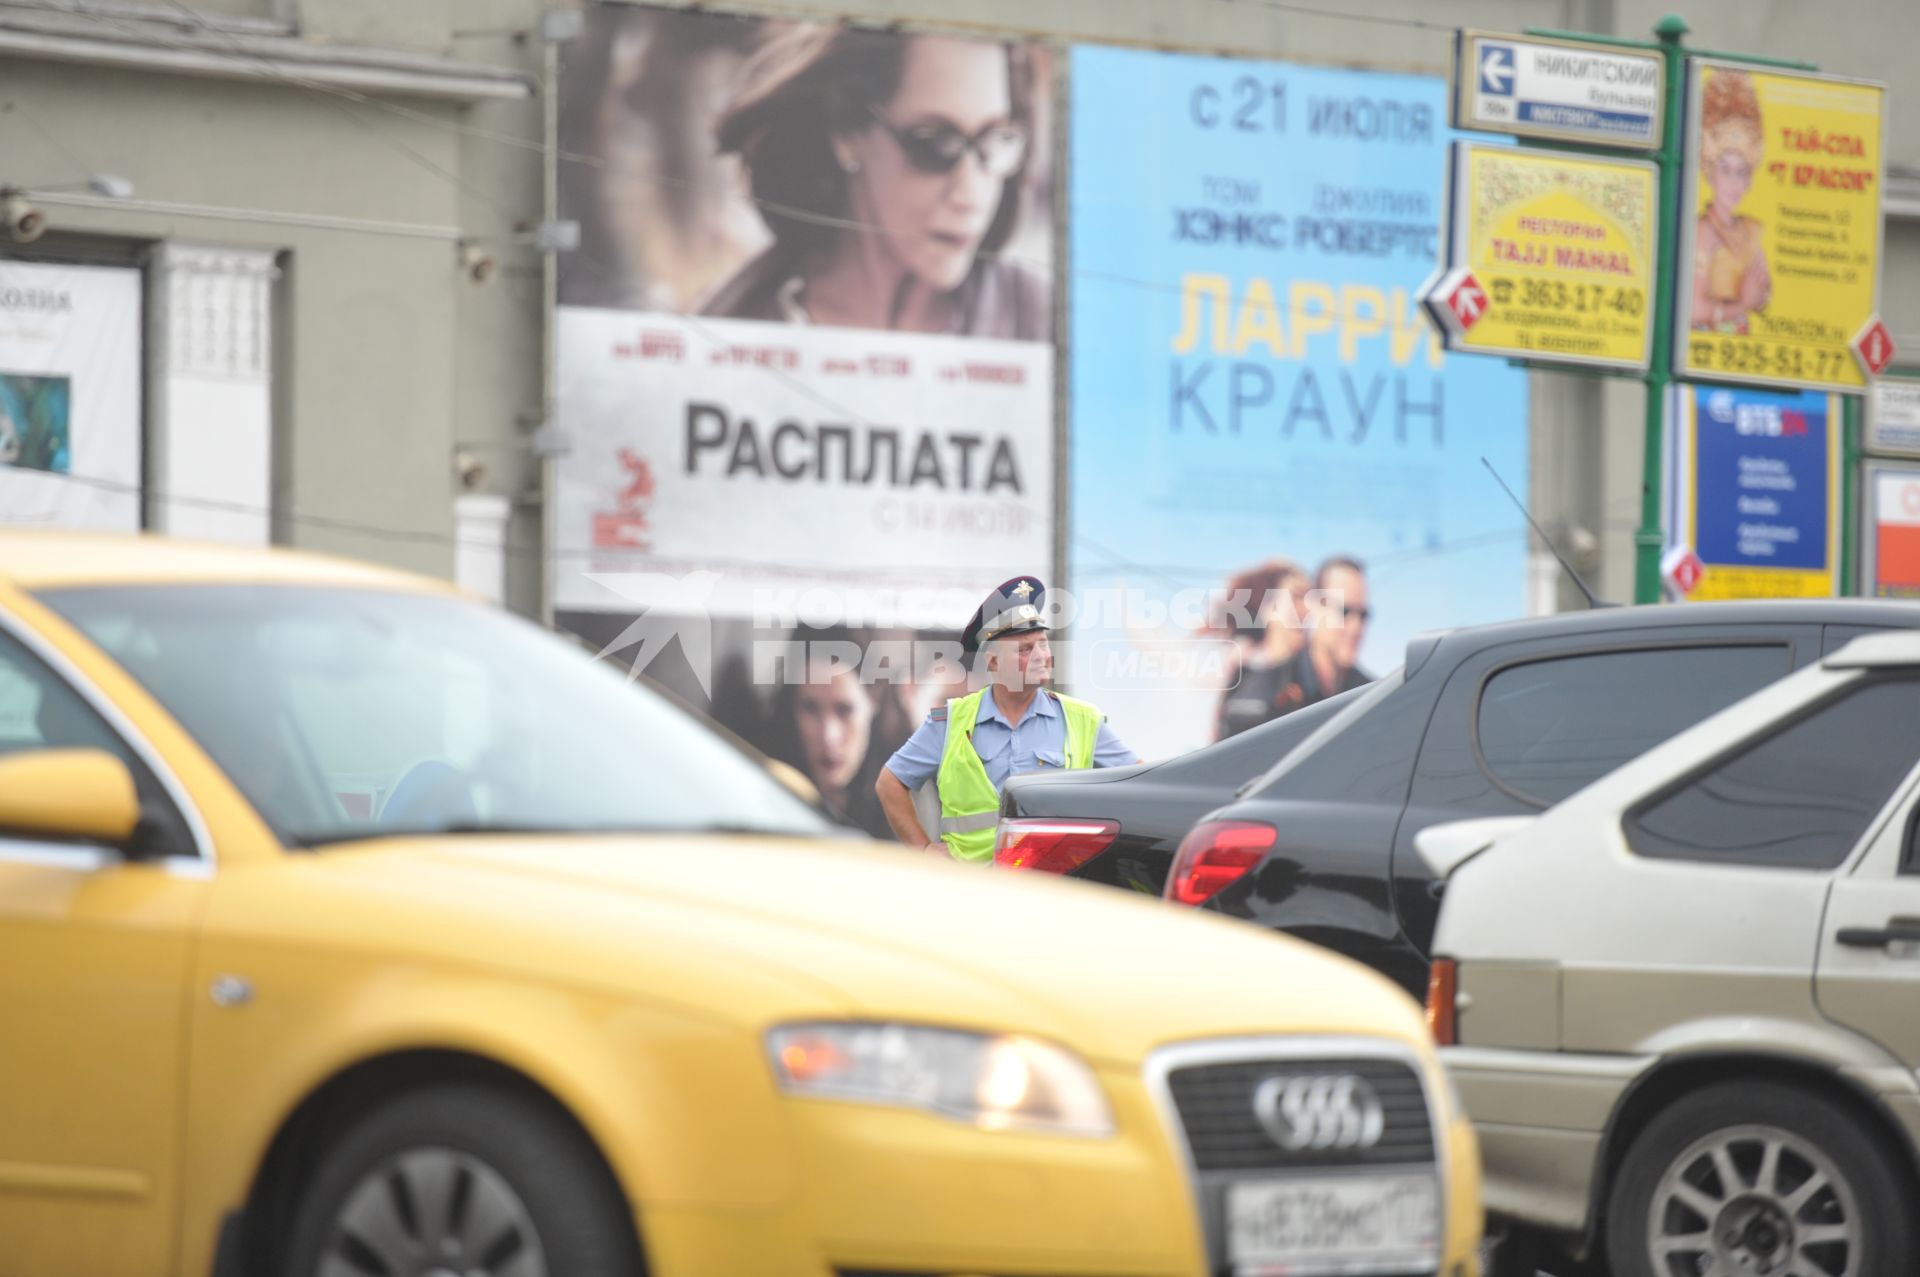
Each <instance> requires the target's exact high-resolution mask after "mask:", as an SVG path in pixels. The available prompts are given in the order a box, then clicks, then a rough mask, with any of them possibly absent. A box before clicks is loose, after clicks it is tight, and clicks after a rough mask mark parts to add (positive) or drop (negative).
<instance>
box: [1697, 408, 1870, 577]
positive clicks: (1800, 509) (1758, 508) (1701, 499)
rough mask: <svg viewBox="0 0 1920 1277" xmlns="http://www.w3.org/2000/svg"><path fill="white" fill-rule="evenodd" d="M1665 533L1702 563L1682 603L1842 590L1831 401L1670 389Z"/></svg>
mask: <svg viewBox="0 0 1920 1277" xmlns="http://www.w3.org/2000/svg"><path fill="white" fill-rule="evenodd" d="M1673 402H1674V403H1675V405H1676V406H1677V422H1678V427H1679V428H1678V429H1677V430H1676V431H1674V432H1673V444H1672V447H1673V453H1672V456H1673V464H1674V467H1675V468H1674V471H1673V474H1674V480H1675V481H1674V485H1673V489H1672V491H1673V494H1674V496H1673V498H1672V499H1673V500H1675V501H1676V502H1677V509H1676V510H1675V512H1674V513H1675V518H1674V519H1673V521H1672V526H1673V527H1674V528H1676V529H1678V530H1679V536H1680V537H1681V538H1682V540H1683V542H1684V543H1685V544H1686V545H1687V546H1688V547H1690V548H1691V549H1692V550H1693V551H1694V552H1695V554H1696V555H1698V557H1699V560H1700V565H1701V568H1702V571H1701V573H1700V576H1699V580H1698V582H1697V583H1696V584H1694V585H1693V588H1692V589H1690V590H1688V591H1686V596H1687V597H1688V598H1691V599H1693V600H1695V601H1696V602H1699V601H1708V600H1714V599H1765V598H1829V597H1832V596H1834V595H1837V594H1838V593H1840V590H1839V578H1840V519H1841V507H1842V501H1841V496H1840V475H1841V463H1840V443H1841V440H1840V434H1841V428H1840V405H1839V400H1838V399H1836V398H1835V397H1834V396H1832V395H1830V394H1821V393H1818V392H1816V391H1800V392H1798V393H1794V394H1783V393H1780V392H1777V391H1765V390H1749V389H1744V388H1742V389H1736V388H1734V387H1731V386H1728V387H1717V386H1684V385H1683V386H1677V387H1675V388H1674V391H1673Z"/></svg>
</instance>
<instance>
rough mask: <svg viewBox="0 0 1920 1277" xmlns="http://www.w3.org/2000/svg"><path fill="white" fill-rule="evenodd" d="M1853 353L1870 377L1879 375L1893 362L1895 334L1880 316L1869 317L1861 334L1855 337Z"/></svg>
mask: <svg viewBox="0 0 1920 1277" xmlns="http://www.w3.org/2000/svg"><path fill="white" fill-rule="evenodd" d="M1853 353H1854V356H1855V358H1857V359H1859V361H1860V366H1861V367H1862V368H1865V369H1866V370H1867V376H1869V377H1878V376H1879V375H1880V374H1881V373H1883V372H1885V371H1886V370H1887V365H1888V364H1890V363H1892V362H1893V336H1892V334H1890V333H1888V332H1887V326H1886V325H1885V324H1883V323H1881V322H1880V316H1878V315H1875V316H1874V317H1873V318H1872V319H1869V320H1868V321H1867V326H1866V327H1865V328H1862V329H1861V330H1860V335H1859V336H1858V337H1855V338H1854V339H1853Z"/></svg>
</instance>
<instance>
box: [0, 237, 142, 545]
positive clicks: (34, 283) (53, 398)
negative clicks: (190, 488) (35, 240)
mask: <svg viewBox="0 0 1920 1277" xmlns="http://www.w3.org/2000/svg"><path fill="white" fill-rule="evenodd" d="M143 358H144V356H143V353H142V350H141V279H140V272H139V271H138V270H135V269H132V268H130V267H113V266H70V265H65V264H59V263H51V262H23V261H0V523H33V524H35V525H37V526H41V527H48V526H51V527H70V528H93V529H100V530H109V531H133V530H135V529H137V528H139V527H140V440H141V426H140V422H141V390H140V387H141V377H142V375H143V362H142V361H143Z"/></svg>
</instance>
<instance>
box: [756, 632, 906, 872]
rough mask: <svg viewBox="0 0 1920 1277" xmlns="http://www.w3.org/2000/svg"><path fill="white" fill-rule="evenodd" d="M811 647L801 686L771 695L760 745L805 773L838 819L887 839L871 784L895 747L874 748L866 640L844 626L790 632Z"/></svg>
mask: <svg viewBox="0 0 1920 1277" xmlns="http://www.w3.org/2000/svg"><path fill="white" fill-rule="evenodd" d="M789 642H793V643H803V644H805V645H806V653H807V655H806V658H805V661H804V664H803V666H802V671H804V672H802V671H794V673H800V674H801V677H802V680H803V681H800V682H793V681H788V682H784V683H782V684H781V685H780V686H779V688H778V690H777V691H775V692H774V694H773V702H772V704H771V705H770V706H769V712H768V715H767V738H766V741H765V744H764V746H763V748H765V750H766V752H767V754H768V755H769V756H771V757H773V758H777V759H779V760H780V761H781V762H784V763H788V764H791V765H792V766H794V767H797V768H799V769H800V771H801V772H803V773H805V775H806V777H807V779H808V780H810V781H812V782H813V784H814V787H815V788H816V789H818V790H819V791H820V800H821V802H822V803H824V804H825V805H826V808H827V810H828V811H829V812H831V813H832V814H833V816H834V818H835V819H837V820H840V821H842V822H844V823H845V824H848V825H851V826H853V827H854V828H856V829H863V830H865V831H866V832H867V833H870V834H873V835H875V836H876V837H882V838H884V837H888V836H889V831H888V829H887V821H886V815H885V813H883V812H882V811H881V810H880V800H879V799H878V798H877V797H876V796H875V795H874V792H873V782H874V780H875V778H876V777H878V775H879V773H880V765H881V764H882V763H883V762H884V761H885V760H886V759H887V757H888V755H889V754H890V753H891V752H892V751H891V747H876V743H875V741H874V712H875V708H876V707H875V705H874V698H873V693H872V689H870V688H869V687H867V686H866V685H865V684H863V683H862V682H861V681H860V667H861V664H862V653H863V652H864V650H865V642H864V640H863V638H862V636H861V635H859V634H858V633H856V632H855V631H853V630H851V629H848V628H846V627H844V626H828V627H824V628H813V627H808V626H802V627H800V628H799V629H796V630H795V631H793V634H792V636H791V637H790V639H789Z"/></svg>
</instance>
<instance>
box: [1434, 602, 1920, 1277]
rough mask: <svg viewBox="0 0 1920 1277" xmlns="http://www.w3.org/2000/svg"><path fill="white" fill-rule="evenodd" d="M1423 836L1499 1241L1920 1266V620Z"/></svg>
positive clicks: (1723, 1274) (1524, 1266) (1766, 1269)
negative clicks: (1556, 794)
mask: <svg viewBox="0 0 1920 1277" xmlns="http://www.w3.org/2000/svg"><path fill="white" fill-rule="evenodd" d="M1419 847H1420V850H1421V853H1422V854H1423V855H1424V856H1425V857H1426V859H1427V860H1428V861H1429V862H1430V863H1431V864H1432V865H1433V867H1434V869H1435V871H1436V873H1438V874H1440V875H1441V876H1442V877H1443V878H1444V879H1445V882H1444V888H1443V891H1444V896H1443V903H1442V911H1441V918H1440V924H1439V930H1438V933H1437V936H1436V940H1435V952H1436V954H1438V955H1440V960H1439V961H1437V962H1436V964H1435V970H1434V977H1433V993H1432V995H1431V997H1430V1005H1429V1015H1430V1017H1431V1018H1432V1020H1433V1022H1434V1027H1435V1032H1436V1034H1437V1035H1438V1036H1439V1037H1440V1040H1441V1042H1442V1043H1443V1045H1444V1046H1445V1050H1444V1051H1443V1054H1444V1055H1445V1057H1446V1058H1447V1061H1448V1064H1449V1066H1450V1067H1451V1069H1452V1072H1453V1076H1454V1079H1455V1081H1456V1083H1457V1085H1458V1087H1459V1090H1460V1094H1461V1096H1462V1097H1463V1099H1464V1100H1465V1103H1466V1107H1467V1110H1468V1112H1469V1113H1470V1114H1471V1115H1472V1117H1473V1119H1474V1122H1475V1125H1476V1126H1477V1127H1478V1129H1479V1132H1480V1139H1481V1145H1482V1148H1483V1149H1484V1152H1485V1158H1486V1200H1487V1206H1488V1210H1489V1213H1490V1215H1492V1216H1493V1217H1494V1219H1495V1222H1496V1224H1500V1223H1504V1224H1505V1225H1507V1226H1508V1227H1509V1228H1511V1229H1512V1230H1514V1233H1515V1238H1514V1242H1513V1243H1512V1244H1510V1245H1509V1247H1508V1248H1507V1250H1506V1252H1505V1254H1504V1255H1503V1258H1502V1261H1501V1264H1500V1267H1501V1268H1502V1269H1504V1270H1507V1271H1512V1272H1523V1271H1524V1272H1531V1271H1532V1268H1533V1266H1534V1264H1535V1263H1536V1262H1538V1263H1542V1264H1544V1266H1546V1267H1548V1268H1552V1269H1554V1270H1555V1271H1561V1270H1560V1269H1559V1268H1558V1267H1557V1265H1558V1263H1559V1262H1560V1260H1558V1259H1554V1258H1550V1257H1548V1256H1549V1253H1550V1252H1549V1251H1547V1250H1539V1251H1536V1250H1534V1249H1533V1248H1532V1247H1533V1244H1534V1243H1535V1242H1537V1241H1540V1240H1545V1241H1547V1242H1550V1243H1551V1252H1552V1253H1557V1254H1558V1255H1559V1256H1562V1257H1570V1258H1572V1259H1573V1260H1575V1261H1582V1260H1596V1261H1598V1263H1602V1264H1604V1267H1603V1268H1600V1269H1599V1270H1600V1271H1605V1272H1608V1273H1610V1274H1611V1275H1612V1277H1683V1275H1684V1277H1913V1275H1914V1274H1920V1077H1917V1075H1916V1072H1915V1070H1916V1067H1920V632H1900V633H1890V634H1884V635H1879V636H1874V637H1869V638H1862V639H1858V640H1856V641H1855V642H1853V643H1851V644H1849V645H1848V646H1846V647H1844V648H1842V649H1841V650H1839V651H1838V652H1836V653H1834V654H1832V655H1830V656H1828V657H1827V658H1826V659H1825V660H1823V661H1822V662H1821V663H1820V664H1818V665H1815V666H1811V667H1809V668H1807V669H1804V670H1802V671H1800V672H1799V673H1797V674H1793V675H1791V676H1789V677H1788V678H1786V679H1784V680H1782V681H1780V682H1778V683H1775V684H1773V685H1772V686H1770V687H1768V688H1765V689H1763V690H1762V691H1760V692H1757V693H1755V694H1754V695H1752V696H1750V697H1748V698H1747V699H1746V700H1743V701H1740V702H1738V703H1736V704H1735V705H1733V706H1732V707H1731V708H1729V709H1726V710H1724V711H1722V712H1721V713H1719V714H1716V715H1715V716H1713V717H1712V718H1709V719H1707V720H1706V721H1704V722H1702V723H1701V724H1699V725H1698V726H1696V727H1694V728H1692V729H1690V730H1688V731H1686V732H1684V733H1682V734H1681V735H1679V736H1677V737H1675V738H1673V739H1672V740H1670V741H1668V742H1667V743H1666V744H1664V745H1661V746H1658V747H1656V748H1655V749H1653V750H1652V751H1650V752H1648V753H1646V754H1644V755H1642V756H1641V757H1639V758H1638V759H1636V760H1635V761H1633V762H1631V763H1628V764H1627V765H1626V766H1624V767H1621V768H1620V769H1619V770H1617V771H1615V772H1612V773H1610V774H1609V775H1607V776H1605V777H1603V778H1602V779H1601V780H1599V781H1596V782H1595V783H1593V784H1592V785H1590V786H1588V787H1587V788H1586V789H1583V790H1581V791H1580V792H1578V793H1576V794H1574V795H1573V796H1572V797H1570V798H1568V799H1566V800H1565V801H1564V802H1562V803H1561V804H1559V805H1558V806H1556V807H1553V808H1552V809H1550V810H1548V811H1547V812H1545V813H1544V814H1542V815H1540V816H1538V817H1533V818H1520V819H1498V820H1482V821H1471V822H1463V823H1459V824H1454V825H1445V826H1438V827H1436V828H1433V829H1430V830H1428V831H1426V832H1425V833H1424V834H1423V835H1422V836H1421V839H1420V842H1419ZM1449 1043H1451V1045H1447V1044H1449Z"/></svg>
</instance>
